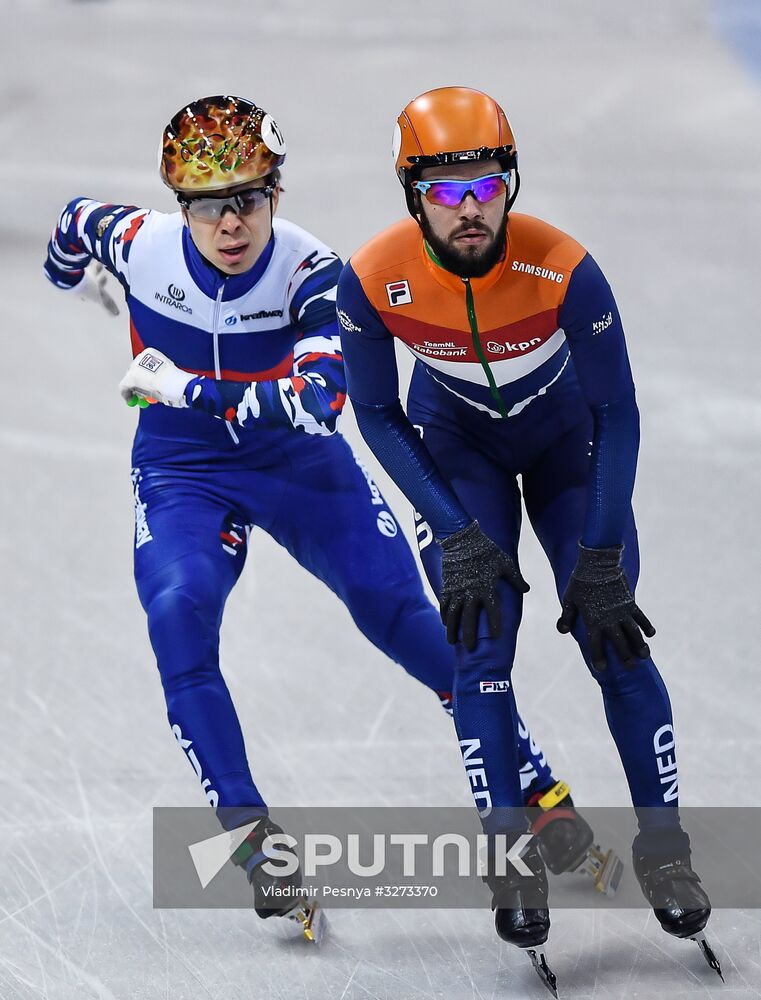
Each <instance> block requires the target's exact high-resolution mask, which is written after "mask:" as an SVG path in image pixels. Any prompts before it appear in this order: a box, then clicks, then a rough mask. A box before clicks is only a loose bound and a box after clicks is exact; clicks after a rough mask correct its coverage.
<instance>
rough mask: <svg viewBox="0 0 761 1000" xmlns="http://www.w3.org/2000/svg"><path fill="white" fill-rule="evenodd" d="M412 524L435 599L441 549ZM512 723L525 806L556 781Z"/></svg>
mask: <svg viewBox="0 0 761 1000" xmlns="http://www.w3.org/2000/svg"><path fill="white" fill-rule="evenodd" d="M415 524H416V534H417V540H418V550H419V551H420V559H421V561H422V563H423V568H424V569H425V575H426V577H427V578H428V582H429V583H430V585H431V588H432V589H433V592H434V593H435V594H436V596H437V597H438V596H439V594H440V593H441V546H440V545H437V543H436V541H435V540H434V537H433V532H432V531H431V529H430V528H429V527H428V525H427V524H426V522H425V521H423V520H422V518H421V517H420V515H419V514H417V513H416V514H415ZM513 687H514V684H513ZM515 719H516V740H517V746H518V764H519V767H520V780H521V791H522V792H523V801H524V802H525V803H526V804H528V803H529V801H530V800H531V799H532V797H533V796H534V795H535V794H536V793H537V792H539V791H544V790H546V789H548V788H550V787H552V785H554V784H555V778H554V777H553V774H552V768H551V767H550V765H549V763H548V761H547V758H546V756H545V754H544V751H543V750H542V748H541V746H540V745H539V744H538V743H537V741H536V740H535V739H534V736H533V735H532V733H531V731H530V730H529V728H528V726H527V725H526V724H525V722H524V721H523V719H522V718H521V716H520V714H519V713H518V712H516V716H515Z"/></svg>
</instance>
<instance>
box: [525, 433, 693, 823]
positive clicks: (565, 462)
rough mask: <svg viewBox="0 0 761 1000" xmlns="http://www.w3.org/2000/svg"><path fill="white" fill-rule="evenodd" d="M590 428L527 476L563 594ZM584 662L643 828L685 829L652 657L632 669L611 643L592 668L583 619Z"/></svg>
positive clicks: (579, 517) (632, 554) (578, 631)
mask: <svg viewBox="0 0 761 1000" xmlns="http://www.w3.org/2000/svg"><path fill="white" fill-rule="evenodd" d="M589 439H590V433H589V428H588V426H587V425H586V424H585V423H582V424H580V425H579V426H577V427H576V428H574V429H573V430H571V431H569V432H568V433H567V434H566V435H565V436H564V437H563V438H561V439H559V440H558V441H556V442H555V443H554V444H553V445H552V446H551V447H550V448H549V449H548V450H547V451H546V452H545V453H544V454H543V455H542V457H541V458H540V460H539V461H538V462H537V464H536V465H535V466H534V467H533V468H532V469H530V470H528V471H527V472H525V473H524V475H523V492H524V499H525V503H526V510H527V512H528V515H529V517H530V519H531V523H532V525H533V527H534V530H535V532H536V534H537V537H538V538H539V541H540V542H541V544H542V547H543V548H544V550H545V552H546V554H547V556H548V558H549V560H550V563H551V565H552V569H553V572H554V575H555V583H556V586H557V590H558V594H559V595H560V596H562V594H563V593H564V591H565V588H566V586H567V584H568V580H569V579H570V575H571V573H572V571H573V568H574V566H575V564H576V558H577V554H578V541H579V538H580V537H581V531H582V526H583V522H584V514H585V510H586V503H587V469H588V461H589V459H588V448H589V446H588V442H589ZM624 545H625V548H624V568H625V570H626V573H627V577H628V579H629V583H630V585H631V587H632V590H634V588H635V587H636V583H637V577H638V575H639V554H638V547H637V533H636V529H635V526H634V518H633V516H630V518H629V521H628V524H627V528H626V533H625V537H624ZM573 635H574V638H575V639H576V641H577V642H578V644H579V647H580V649H581V652H582V655H583V657H584V660H585V662H586V663H587V665H588V666H589V669H590V671H591V672H592V675H593V677H594V678H595V680H596V681H597V682H598V684H599V685H600V689H601V691H602V696H603V701H604V705H605V714H606V718H607V721H608V726H609V728H610V731H611V734H612V736H613V739H614V740H615V743H616V747H617V748H618V752H619V755H620V757H621V761H622V763H623V766H624V771H625V773H626V779H627V782H628V784H629V789H630V792H631V797H632V802H633V803H634V805H635V807H643V809H642V812H641V813H640V814H639V815H640V822H641V824H642V825H650V824H655V825H657V824H659V823H663V824H665V825H671V824H675V823H678V812H677V810H676V808H673V809H668V808H666V809H655V808H652V807H659V806H660V807H663V806H666V807H676V806H677V804H678V786H677V773H676V758H675V754H674V739H673V719H672V714H671V705H670V702H669V698H668V694H667V692H666V688H665V685H664V683H663V680H662V679H661V676H660V674H659V673H658V670H657V668H656V666H655V663H654V662H653V660H652V658H648V659H647V660H641V661H638V662H637V665H636V666H635V667H632V668H627V667H625V666H624V665H623V663H622V662H621V660H620V658H619V657H618V656H617V655H616V654H615V651H614V650H613V648H612V647H611V646H610V645H609V644H608V648H607V652H608V664H609V665H608V668H607V669H606V670H603V671H596V670H593V669H592V667H591V657H590V650H589V644H588V641H587V634H586V629H585V627H584V624H583V622H582V620H581V618H579V620H578V621H577V623H576V626H575V627H574V630H573Z"/></svg>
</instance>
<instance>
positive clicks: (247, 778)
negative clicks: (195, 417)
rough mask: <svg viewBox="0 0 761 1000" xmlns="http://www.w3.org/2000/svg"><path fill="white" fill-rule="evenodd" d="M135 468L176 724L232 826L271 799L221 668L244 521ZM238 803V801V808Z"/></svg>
mask: <svg viewBox="0 0 761 1000" xmlns="http://www.w3.org/2000/svg"><path fill="white" fill-rule="evenodd" d="M135 478H136V479H137V481H136V482H135V491H136V498H135V499H136V510H138V511H139V513H140V523H141V525H143V528H142V531H140V530H139V531H138V533H137V537H136V547H135V580H136V583H137V589H138V594H139V596H140V601H141V603H142V605H143V608H144V609H145V612H146V614H147V616H148V630H149V634H150V639H151V645H152V646H153V650H154V653H155V655H156V661H157V664H158V668H159V673H160V675H161V682H162V685H163V688H164V695H165V698H166V703H167V715H168V718H169V724H170V726H171V727H172V731H173V733H174V735H175V737H176V739H177V741H178V742H179V744H180V746H181V747H182V748H183V750H184V751H185V753H186V754H187V756H188V759H189V760H190V762H191V764H192V765H193V768H194V769H195V771H196V773H197V774H198V777H199V779H200V781H201V783H202V787H203V789H204V792H205V793H206V797H207V799H208V801H209V803H210V804H211V805H212V806H215V807H220V808H221V809H222V812H221V813H220V818H221V819H222V821H223V823H224V825H225V826H227V827H228V828H232V827H235V826H238V825H240V823H242V822H245V821H246V820H247V819H248V817H249V816H250V815H253V813H255V812H257V811H258V812H259V813H261V811H262V810H263V809H264V801H263V799H262V797H261V795H260V794H259V791H258V789H257V788H256V785H255V784H254V782H253V779H252V777H251V773H250V770H249V766H248V762H247V760H246V752H245V747H244V743H243V735H242V733H241V729H240V724H239V722H238V717H237V715H236V712H235V708H234V707H233V703H232V700H231V698H230V693H229V691H228V689H227V685H226V684H225V682H224V679H223V677H222V674H221V672H220V668H219V629H220V626H221V623H222V612H223V609H224V604H225V600H226V598H227V596H228V594H229V593H230V590H231V589H232V587H233V585H234V584H235V582H236V580H237V579H238V576H239V575H240V572H241V570H242V568H243V563H244V561H245V558H246V535H247V532H246V527H245V524H244V523H243V521H242V519H241V518H240V517H239V516H238V515H236V514H235V513H234V512H233V511H230V510H229V508H226V507H225V506H224V505H222V504H221V503H220V502H219V501H218V500H217V499H216V498H212V497H210V496H209V495H207V494H206V493H205V492H204V491H203V490H202V489H201V488H200V487H199V488H198V489H192V488H190V487H189V486H179V485H177V483H176V482H174V481H173V480H172V479H168V480H164V479H162V478H161V477H159V476H157V475H151V474H150V473H148V474H144V475H143V476H142V478H138V477H135ZM231 807H241V809H242V812H241V814H240V815H238V814H237V812H231V811H230V810H231Z"/></svg>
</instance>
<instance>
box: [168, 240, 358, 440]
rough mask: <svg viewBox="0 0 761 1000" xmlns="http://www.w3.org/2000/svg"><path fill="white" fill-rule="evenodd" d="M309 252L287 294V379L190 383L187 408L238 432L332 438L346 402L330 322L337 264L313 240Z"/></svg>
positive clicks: (334, 326) (335, 334)
mask: <svg viewBox="0 0 761 1000" xmlns="http://www.w3.org/2000/svg"><path fill="white" fill-rule="evenodd" d="M314 247H315V249H314V250H313V251H312V252H311V253H310V254H308V255H307V256H306V257H305V258H304V259H303V260H301V261H300V263H299V264H298V266H297V267H296V269H295V270H294V272H293V274H292V275H291V278H290V281H289V284H288V290H287V298H288V311H289V314H290V318H291V322H292V323H293V325H294V326H295V327H296V328H297V329H298V331H299V334H298V337H297V339H296V343H295V344H294V348H293V374H292V375H289V376H287V377H285V378H275V379H260V380H257V381H255V382H233V381H229V380H226V379H209V378H204V377H199V378H193V379H192V381H191V382H190V383H189V384H188V386H187V388H186V392H185V399H186V402H187V404H188V405H189V406H192V407H193V408H194V409H196V410H202V411H204V412H205V413H208V414H210V415H211V416H214V417H218V418H220V419H224V420H229V421H230V422H231V423H233V424H236V425H237V426H239V427H241V428H243V429H244V430H247V429H253V428H257V427H267V426H290V427H294V428H296V429H297V430H302V431H304V432H305V433H307V434H321V435H328V434H333V433H334V432H335V430H336V427H337V422H338V417H339V416H340V414H341V411H342V410H343V406H344V403H345V401H346V379H345V376H344V369H343V358H342V357H341V338H340V336H339V331H338V324H337V321H336V284H337V281H338V275H339V274H340V271H341V261H340V259H339V258H338V256H337V255H336V254H335V253H333V251H332V250H330V249H329V248H328V247H326V246H325V245H324V244H322V243H319V242H318V241H316V240H315V241H314Z"/></svg>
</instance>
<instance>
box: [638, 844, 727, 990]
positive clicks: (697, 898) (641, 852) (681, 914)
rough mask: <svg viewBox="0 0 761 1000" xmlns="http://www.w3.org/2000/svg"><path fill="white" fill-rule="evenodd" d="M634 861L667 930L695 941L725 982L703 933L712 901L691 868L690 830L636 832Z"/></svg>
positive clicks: (645, 889)
mask: <svg viewBox="0 0 761 1000" xmlns="http://www.w3.org/2000/svg"><path fill="white" fill-rule="evenodd" d="M632 864H633V866H634V874H635V875H636V876H637V881H638V882H639V884H640V887H641V889H642V892H643V893H644V895H645V898H646V899H647V901H648V902H649V903H650V905H651V906H652V907H653V912H654V913H655V916H656V918H657V920H658V923H659V924H660V925H661V927H662V928H663V929H664V931H666V933H667V934H672V935H673V936H674V937H678V938H688V939H689V940H691V941H695V942H696V943H697V945H698V947H699V948H700V951H701V953H702V955H703V957H704V958H705V960H706V962H707V963H708V964H709V965H710V967H711V968H712V969H713V970H714V972H716V973H718V975H719V976H720V977H721V980H722V982H723V981H724V976H723V975H722V971H721V965H720V964H719V960H718V959H717V957H716V955H715V954H714V951H713V949H712V948H711V946H710V945H709V944H708V941H707V940H706V937H705V934H704V933H703V930H704V929H705V926H706V924H707V923H708V918H709V917H710V915H711V902H710V900H709V899H708V896H707V895H706V893H705V891H704V890H703V888H702V887H701V885H700V878H699V877H698V875H696V873H695V872H694V871H693V870H692V864H691V854H690V838H689V837H688V836H687V834H686V833H685V832H684V831H683V830H680V829H675V830H668V831H666V830H663V831H659V832H657V833H652V834H647V833H639V834H637V836H636V837H635V838H634V844H633V845H632Z"/></svg>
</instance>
